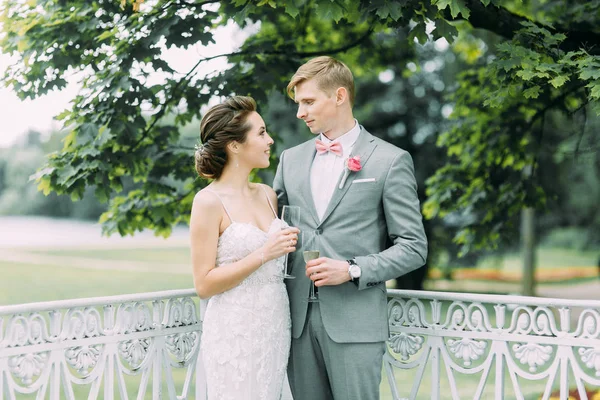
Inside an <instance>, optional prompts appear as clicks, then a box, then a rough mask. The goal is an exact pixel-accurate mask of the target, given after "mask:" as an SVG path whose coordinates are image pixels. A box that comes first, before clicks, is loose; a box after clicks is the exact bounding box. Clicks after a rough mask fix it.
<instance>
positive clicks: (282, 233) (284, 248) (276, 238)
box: [263, 227, 300, 261]
mask: <svg viewBox="0 0 600 400" xmlns="http://www.w3.org/2000/svg"><path fill="white" fill-rule="evenodd" d="M299 233H300V229H298V228H295V227H289V228H285V229H282V230H278V231H275V232H273V233H271V234H270V235H269V238H268V239H267V243H265V245H264V246H263V254H264V257H265V261H269V260H274V259H276V258H279V257H281V256H283V255H285V254H288V253H291V252H293V251H296V243H298V234H299Z"/></svg>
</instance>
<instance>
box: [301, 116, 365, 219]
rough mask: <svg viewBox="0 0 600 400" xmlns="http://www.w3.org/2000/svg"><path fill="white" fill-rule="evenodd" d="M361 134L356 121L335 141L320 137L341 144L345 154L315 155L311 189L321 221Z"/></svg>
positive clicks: (328, 141)
mask: <svg viewBox="0 0 600 400" xmlns="http://www.w3.org/2000/svg"><path fill="white" fill-rule="evenodd" d="M359 134H360V125H359V124H358V121H356V119H355V120H354V127H353V128H352V129H350V130H349V131H348V132H346V133H344V134H343V135H342V136H340V137H339V138H337V139H335V140H329V139H327V138H326V137H325V135H323V134H320V135H319V139H320V140H322V141H323V142H325V143H327V144H329V143H333V142H339V143H340V144H341V145H342V150H343V152H344V154H343V155H342V156H341V157H339V156H336V155H335V154H333V153H331V152H326V153H323V154H319V153H317V154H315V159H314V160H313V163H312V167H311V169H310V188H311V191H312V197H313V201H314V203H315V208H316V210H317V215H318V216H319V220H321V219H323V215H324V214H325V210H327V206H328V205H329V201H330V200H331V197H332V196H333V192H334V191H335V190H336V185H337V183H338V181H339V179H340V177H341V175H342V174H343V173H344V169H345V168H346V160H347V159H348V157H350V154H351V153H352V149H353V148H354V144H355V143H356V139H358V135H359Z"/></svg>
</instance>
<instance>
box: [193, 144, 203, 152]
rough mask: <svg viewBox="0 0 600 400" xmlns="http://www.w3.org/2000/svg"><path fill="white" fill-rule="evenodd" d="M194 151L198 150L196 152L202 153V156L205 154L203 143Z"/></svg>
mask: <svg viewBox="0 0 600 400" xmlns="http://www.w3.org/2000/svg"><path fill="white" fill-rule="evenodd" d="M194 149H196V151H198V152H200V154H202V153H204V145H203V144H202V143H200V144H196V145H195V146H194Z"/></svg>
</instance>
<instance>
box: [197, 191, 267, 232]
mask: <svg viewBox="0 0 600 400" xmlns="http://www.w3.org/2000/svg"><path fill="white" fill-rule="evenodd" d="M204 190H206V191H207V192H211V193H214V195H215V196H217V198H218V199H219V201H220V202H221V205H222V206H223V209H224V210H225V214H227V216H228V217H229V221H231V223H232V224H233V218H231V214H229V211H227V207H225V203H224V202H223V199H222V198H221V196H219V194H218V193H217V192H215V191H214V190H210V189H204ZM271 208H272V207H271Z"/></svg>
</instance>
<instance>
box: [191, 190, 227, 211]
mask: <svg viewBox="0 0 600 400" xmlns="http://www.w3.org/2000/svg"><path fill="white" fill-rule="evenodd" d="M198 208H200V209H202V210H203V211H208V212H212V211H216V210H219V209H220V208H221V200H219V198H218V197H217V195H216V194H215V193H214V192H212V191H211V190H208V189H206V188H204V189H202V190H200V191H199V192H198V193H196V195H195V196H194V202H193V205H192V212H193V211H194V209H198Z"/></svg>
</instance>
